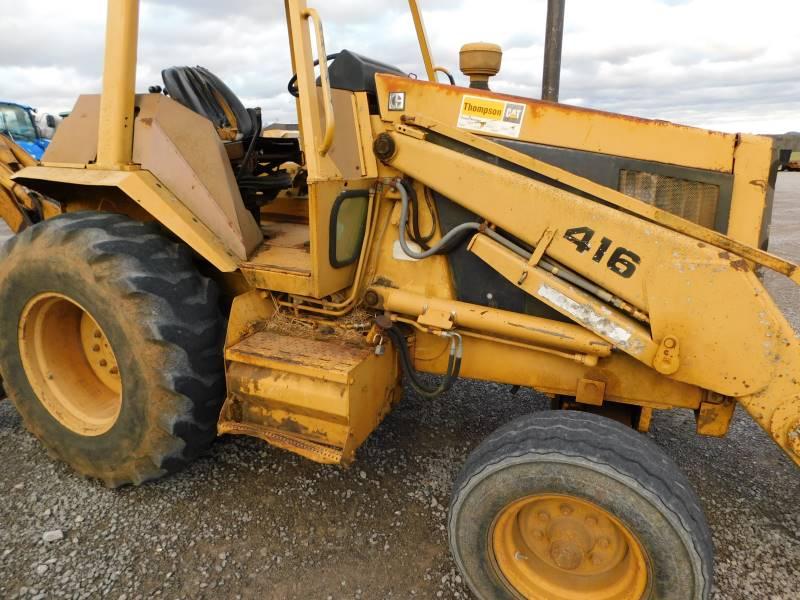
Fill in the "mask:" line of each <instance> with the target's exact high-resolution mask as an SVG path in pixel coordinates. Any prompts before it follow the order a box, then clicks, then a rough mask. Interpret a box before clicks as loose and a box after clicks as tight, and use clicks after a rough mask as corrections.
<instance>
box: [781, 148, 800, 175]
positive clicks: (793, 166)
mask: <svg viewBox="0 0 800 600" xmlns="http://www.w3.org/2000/svg"><path fill="white" fill-rule="evenodd" d="M783 169H784V171H800V151H798V152H792V154H791V156H790V157H789V160H788V161H786V164H785V165H784V167H783Z"/></svg>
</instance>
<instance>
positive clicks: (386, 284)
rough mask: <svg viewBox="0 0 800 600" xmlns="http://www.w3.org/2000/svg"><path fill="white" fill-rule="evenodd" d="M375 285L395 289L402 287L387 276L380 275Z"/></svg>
mask: <svg viewBox="0 0 800 600" xmlns="http://www.w3.org/2000/svg"><path fill="white" fill-rule="evenodd" d="M374 285H377V286H380V287H387V288H392V289H393V290H399V289H400V287H399V286H398V285H396V284H395V283H394V282H393V281H392V280H391V279H387V278H386V277H378V278H377V279H375V283H374Z"/></svg>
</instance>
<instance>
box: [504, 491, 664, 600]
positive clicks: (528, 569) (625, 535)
mask: <svg viewBox="0 0 800 600" xmlns="http://www.w3.org/2000/svg"><path fill="white" fill-rule="evenodd" d="M489 548H490V552H491V554H492V556H491V559H492V561H491V562H492V563H493V565H494V566H495V567H496V568H497V569H498V571H499V573H500V574H501V578H502V579H503V580H504V581H505V582H506V583H507V584H508V585H509V587H510V588H511V590H513V592H514V594H515V595H517V596H520V597H522V598H535V599H537V600H540V599H547V600H641V599H642V598H643V597H644V595H645V593H646V591H647V587H648V582H649V580H650V568H649V562H648V560H647V558H646V554H645V552H644V549H643V547H642V545H641V543H640V542H639V541H638V539H637V538H636V536H635V535H634V534H633V533H632V532H631V531H630V529H629V528H628V527H626V526H625V525H624V524H623V523H622V522H621V521H620V520H619V519H617V518H616V517H615V516H614V515H612V514H611V513H610V512H608V511H606V510H605V509H602V508H600V507H599V506H597V505H596V504H594V503H593V502H589V501H588V500H584V499H582V498H577V497H574V496H565V495H557V494H544V495H536V496H530V497H528V498H523V499H521V500H517V501H515V502H513V503H511V504H509V505H508V506H507V507H506V508H504V509H503V510H502V511H501V512H500V513H499V515H498V516H497V518H496V519H495V522H494V524H493V526H492V529H491V533H490V544H489Z"/></svg>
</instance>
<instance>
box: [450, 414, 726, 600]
mask: <svg viewBox="0 0 800 600" xmlns="http://www.w3.org/2000/svg"><path fill="white" fill-rule="evenodd" d="M449 537H450V547H451V550H452V552H453V556H454V558H455V561H456V563H457V565H458V567H459V569H460V570H461V572H462V574H463V576H464V578H465V580H466V582H467V583H468V585H469V586H470V588H471V589H472V591H473V592H474V593H475V594H476V595H477V597H478V598H480V599H481V600H490V599H491V600H494V599H503V598H536V599H537V600H540V599H545V598H546V599H548V600H578V599H584V598H592V599H597V600H601V599H602V600H705V599H707V598H708V597H709V596H710V593H711V587H712V573H713V544H712V540H711V534H710V531H709V529H708V525H707V523H706V520H705V516H704V514H703V511H702V509H701V507H700V502H699V500H698V499H697V496H696V495H695V493H694V492H693V491H692V489H691V487H690V484H689V482H688V481H687V479H686V478H685V477H684V475H683V474H682V473H681V472H680V471H679V469H678V468H677V466H676V465H675V464H674V463H673V462H672V460H671V459H670V458H669V457H667V455H666V454H665V453H664V452H663V451H662V450H661V449H660V448H659V447H658V446H657V445H656V444H654V443H653V442H651V441H650V440H648V439H647V438H645V437H644V436H642V435H640V434H638V433H636V432H635V431H633V430H631V429H629V428H627V427H624V426H622V425H620V424H619V423H617V422H615V421H612V420H610V419H606V418H604V417H600V416H596V415H592V414H588V413H582V412H567V411H557V412H556V411H554V412H547V413H538V414H534V415H529V416H526V417H523V418H521V419H518V420H517V421H514V422H512V423H510V424H509V425H507V426H505V427H503V428H501V429H499V430H498V431H497V432H495V433H494V434H492V435H491V436H490V437H489V438H488V439H487V440H486V441H485V442H483V443H482V444H481V445H480V446H479V447H478V448H477V449H476V450H475V451H474V452H473V454H472V455H471V456H470V457H469V459H468V461H467V463H466V465H465V466H464V469H463V471H462V473H461V475H460V476H459V478H458V481H457V482H456V484H455V488H454V493H453V499H452V502H451V505H450V517H449Z"/></svg>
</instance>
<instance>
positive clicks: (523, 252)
mask: <svg viewBox="0 0 800 600" xmlns="http://www.w3.org/2000/svg"><path fill="white" fill-rule="evenodd" d="M390 185H391V186H392V187H393V188H394V189H396V190H397V191H398V193H399V194H400V201H401V203H402V206H401V210H400V232H399V233H400V235H399V240H400V247H401V248H402V250H403V252H405V253H406V255H408V256H409V257H411V258H413V259H416V260H422V259H425V258H429V257H431V256H435V255H437V254H447V253H448V252H451V251H452V250H453V249H454V248H455V247H456V245H458V244H459V243H460V242H461V241H462V240H463V239H464V238H465V237H466V236H468V235H469V234H471V233H473V232H476V231H479V232H481V233H483V234H484V235H486V236H487V237H490V238H491V239H493V240H494V241H495V242H497V243H498V244H500V245H502V246H504V247H505V248H508V249H509V250H511V251H512V252H514V253H516V254H517V255H519V256H521V257H522V258H525V259H526V260H528V259H530V257H531V256H532V252H531V251H530V250H527V249H525V248H523V247H522V246H520V245H518V244H515V243H514V242H512V241H511V240H509V239H508V238H505V237H503V236H502V235H500V234H499V233H497V232H496V231H495V230H494V229H492V228H490V227H486V226H484V225H482V224H481V223H462V224H461V225H458V226H457V227H454V228H453V229H451V230H450V231H449V232H448V233H447V235H445V236H444V237H443V238H442V239H441V240H440V241H439V243H438V244H436V245H435V246H434V247H432V248H430V249H429V250H426V251H424V252H415V251H414V250H412V249H411V248H410V247H409V246H408V240H407V239H406V232H407V228H408V217H409V208H410V206H411V195H410V194H409V192H408V189H407V188H406V184H405V182H403V181H402V180H400V179H397V180H393V181H392V182H391V184H390ZM537 266H538V267H540V268H542V269H544V270H545V271H547V272H548V273H550V274H551V275H554V276H556V277H558V278H560V279H563V280H565V281H567V282H569V283H571V284H572V285H574V286H576V287H578V288H580V289H582V290H584V291H587V292H589V293H590V294H593V295H595V296H597V297H598V298H600V299H601V300H603V301H604V302H608V303H609V304H611V305H613V306H615V307H616V308H618V309H620V310H622V311H623V312H626V313H628V314H629V315H631V316H633V317H634V318H636V319H638V320H640V321H643V322H645V323H647V322H649V317H648V316H647V315H646V314H645V313H644V312H643V311H641V310H639V309H637V308H636V307H633V306H630V305H629V304H628V303H626V302H625V301H624V300H622V299H621V298H618V297H617V296H614V295H613V294H611V293H610V292H608V291H606V290H604V289H603V288H601V287H599V286H597V285H595V284H594V283H592V282H591V281H589V280H588V279H586V278H585V277H582V276H581V275H579V274H578V273H575V272H574V271H571V270H569V269H566V268H565V267H563V266H560V265H558V264H556V263H553V262H551V261H550V260H548V259H546V258H542V259H541V260H540V261H539V264H538V265H537Z"/></svg>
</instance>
